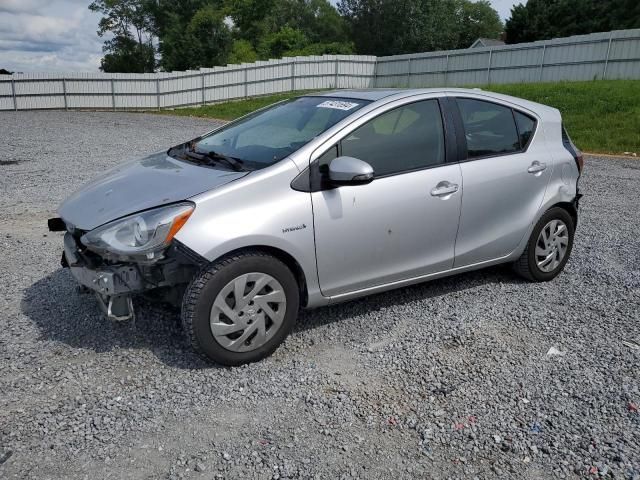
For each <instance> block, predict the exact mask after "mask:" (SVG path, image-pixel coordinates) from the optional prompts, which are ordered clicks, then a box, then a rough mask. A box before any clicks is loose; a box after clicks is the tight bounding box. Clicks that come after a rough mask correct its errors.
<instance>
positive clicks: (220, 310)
mask: <svg viewBox="0 0 640 480" xmlns="http://www.w3.org/2000/svg"><path fill="white" fill-rule="evenodd" d="M299 301H300V299H299V289H298V284H297V282H296V279H295V277H294V275H293V273H292V272H291V270H289V268H288V267H287V266H286V265H285V264H284V263H282V262H281V261H280V260H278V259H277V258H275V257H272V256H270V255H268V254H266V253H263V252H258V251H256V252H244V253H239V254H237V255H232V256H229V257H227V258H224V259H222V260H220V261H217V262H215V263H213V264H211V265H210V266H209V267H207V268H205V269H204V270H203V271H202V272H200V274H199V275H198V276H197V277H196V278H195V279H194V280H193V281H192V282H191V284H190V285H189V287H188V288H187V291H186V292H185V296H184V300H183V305H182V324H183V327H184V330H185V332H186V334H187V337H188V338H189V339H190V341H191V344H192V346H193V348H194V349H195V350H196V351H198V352H199V353H201V354H203V355H204V356H206V357H207V358H208V359H210V360H213V361H214V362H216V363H219V364H221V365H228V366H235V365H242V364H245V363H250V362H255V361H258V360H261V359H263V358H265V357H267V356H269V355H271V354H272V353H273V352H274V351H275V350H276V349H277V348H278V346H279V345H280V344H281V343H282V342H283V341H284V339H285V338H286V337H287V335H288V334H289V332H290V331H291V329H292V328H293V325H294V324H295V321H296V317H297V315H298V306H299Z"/></svg>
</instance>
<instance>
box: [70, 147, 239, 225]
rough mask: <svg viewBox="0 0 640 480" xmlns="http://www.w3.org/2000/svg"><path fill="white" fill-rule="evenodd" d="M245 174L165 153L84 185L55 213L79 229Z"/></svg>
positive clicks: (213, 186)
mask: <svg viewBox="0 0 640 480" xmlns="http://www.w3.org/2000/svg"><path fill="white" fill-rule="evenodd" d="M245 175H247V172H231V171H228V170H220V169H215V168H208V167H204V166H201V165H195V164H191V163H187V162H184V161H180V160H176V159H174V158H172V157H170V156H168V155H167V154H166V153H164V152H162V153H158V154H154V155H151V156H149V157H146V158H143V159H141V160H137V161H134V162H130V163H126V164H124V165H121V166H119V167H116V168H114V169H112V170H110V171H108V172H107V173H105V174H104V175H102V176H101V177H99V178H97V179H95V180H93V181H92V182H90V183H88V184H86V185H85V186H83V187H82V188H81V189H80V190H78V191H77V192H75V193H74V194H73V195H71V196H70V197H69V198H67V199H66V200H65V201H64V202H63V203H62V204H61V205H60V207H59V209H58V213H59V214H60V216H61V217H62V219H63V220H64V221H65V222H66V223H67V224H71V225H73V227H75V228H79V229H81V230H93V229H94V228H96V227H99V226H100V225H103V224H105V223H107V222H110V221H112V220H115V219H117V218H120V217H124V216H126V215H130V214H132V213H136V212H139V211H141V210H147V209H149V208H153V207H159V206H161V205H166V204H169V203H174V202H179V201H181V200H186V199H188V198H189V197H193V196H194V195H197V194H199V193H202V192H206V191H208V190H211V189H214V188H216V187H219V186H221V185H224V184H226V183H229V182H232V181H233V180H237V179H238V178H242V177H244V176H245Z"/></svg>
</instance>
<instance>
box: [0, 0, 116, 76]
mask: <svg viewBox="0 0 640 480" xmlns="http://www.w3.org/2000/svg"><path fill="white" fill-rule="evenodd" d="M99 20H100V16H99V15H97V14H95V13H93V12H90V11H89V9H88V2H87V1H79V0H49V1H47V0H19V1H18V0H0V68H6V69H7V70H11V71H17V72H52V71H94V72H95V71H97V70H98V66H99V64H100V58H101V57H102V42H103V41H104V39H101V38H99V37H98V35H97V34H96V30H97V28H98V21H99Z"/></svg>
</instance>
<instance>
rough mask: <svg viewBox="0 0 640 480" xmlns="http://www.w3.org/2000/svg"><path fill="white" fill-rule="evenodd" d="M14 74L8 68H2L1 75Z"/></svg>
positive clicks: (0, 69)
mask: <svg viewBox="0 0 640 480" xmlns="http://www.w3.org/2000/svg"><path fill="white" fill-rule="evenodd" d="M12 74H13V72H10V71H9V70H7V69H6V68H0V75H12Z"/></svg>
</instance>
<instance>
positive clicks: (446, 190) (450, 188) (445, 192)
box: [431, 182, 458, 197]
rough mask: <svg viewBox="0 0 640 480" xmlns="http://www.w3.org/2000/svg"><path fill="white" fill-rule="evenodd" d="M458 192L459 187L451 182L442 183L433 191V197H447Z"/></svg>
mask: <svg viewBox="0 0 640 480" xmlns="http://www.w3.org/2000/svg"><path fill="white" fill-rule="evenodd" d="M457 191H458V185H456V184H455V183H449V182H440V183H438V185H436V186H435V188H433V189H432V190H431V196H432V197H447V196H449V195H453V194H454V193H456V192H457Z"/></svg>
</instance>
